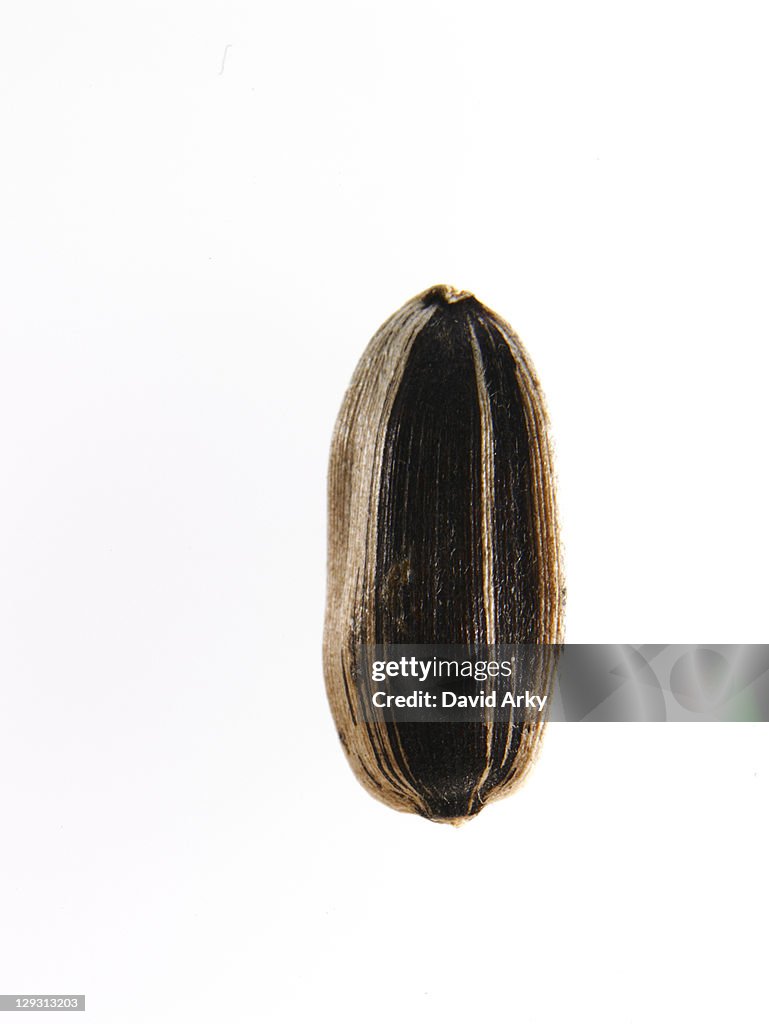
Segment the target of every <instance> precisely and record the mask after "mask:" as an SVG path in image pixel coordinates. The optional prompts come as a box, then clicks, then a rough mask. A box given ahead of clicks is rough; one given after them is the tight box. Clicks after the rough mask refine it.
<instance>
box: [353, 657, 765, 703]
mask: <svg viewBox="0 0 769 1024" xmlns="http://www.w3.org/2000/svg"><path fill="white" fill-rule="evenodd" d="M355 659H356V660H355V664H354V679H355V684H356V694H355V699H356V703H357V710H358V712H359V713H360V715H361V717H362V718H363V719H364V720H365V721H369V722H373V721H394V722H395V721H397V722H452V721H453V722H463V721H464V722H470V721H489V720H494V719H495V718H499V719H500V720H501V719H504V720H506V721H508V720H509V719H510V718H511V717H512V718H514V719H515V720H517V721H521V722H525V721H541V720H542V719H543V718H547V719H548V720H549V721H561V722H629V721H633V722H638V721H646V722H681V721H693V722H694V721H696V722H726V721H769V644H707V645H700V644H566V645H563V646H552V645H537V644H497V645H458V644H441V645H435V644H410V645H406V644H395V645H363V646H361V647H359V648H358V649H357V650H356V652H355Z"/></svg>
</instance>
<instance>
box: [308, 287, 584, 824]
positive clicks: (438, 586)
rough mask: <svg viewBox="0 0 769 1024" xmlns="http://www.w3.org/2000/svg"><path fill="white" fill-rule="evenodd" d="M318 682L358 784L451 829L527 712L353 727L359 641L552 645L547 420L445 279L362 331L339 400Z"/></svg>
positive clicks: (487, 328)
mask: <svg viewBox="0 0 769 1024" xmlns="http://www.w3.org/2000/svg"><path fill="white" fill-rule="evenodd" d="M328 503H329V504H328V591H327V605H326V620H325V631H324V645H323V656H324V673H325V679H326V690H327V693H328V699H329V703H330V706H331V711H332V714H333V716H334V720H335V722H336V727H337V730H338V734H339V738H340V740H341V743H342V746H343V748H344V751H345V753H346V755H347V758H348V760H349V763H350V765H351V767H352V770H353V772H354V773H355V775H356V777H357V778H358V780H359V781H360V782H361V783H362V785H363V786H364V787H365V788H366V789H367V790H368V791H369V792H370V793H371V794H372V795H373V796H374V797H376V798H377V799H378V800H381V801H382V802H384V803H385V804H387V805H389V806H390V807H392V808H395V809H397V810H400V811H408V812H412V813H416V814H419V815H422V816H424V817H426V818H429V819H431V820H434V821H447V822H452V823H454V824H457V823H460V822H462V821H463V820H465V819H467V818H470V817H473V816H474V815H476V814H477V813H478V812H479V811H480V810H481V809H482V808H483V806H484V805H485V804H486V803H488V802H489V801H490V800H493V799H497V798H499V797H501V796H504V795H506V794H507V793H509V792H510V791H511V790H512V789H513V788H514V787H515V786H516V784H517V783H518V782H520V780H521V779H522V777H523V775H524V774H525V772H526V770H527V769H528V767H529V766H530V764H531V762H532V760H533V758H534V756H535V754H536V751H537V747H538V744H539V742H540V739H541V735H542V730H543V728H544V716H540V717H539V718H536V717H535V719H534V720H528V721H525V722H516V723H513V722H512V721H507V722H505V721H501V722H500V721H499V720H496V721H493V722H485V723H484V722H410V723H408V722H407V723H404V722H374V723H372V722H370V721H364V720H362V718H361V715H360V711H359V709H358V708H356V702H355V696H354V692H353V691H354V686H355V684H354V680H355V679H356V673H357V671H358V668H359V665H358V659H359V658H360V653H359V652H360V647H361V645H374V644H385V645H387V644H465V643H486V644H490V645H493V644H543V645H555V644H559V643H560V642H561V640H562V620H563V598H564V588H563V581H562V575H561V568H560V556H559V541H558V524H557V515H556V505H555V482H554V473H553V461H552V453H551V447H550V441H549V436H548V418H547V412H546V409H545V405H544V400H543V396H542V393H541V390H540V387H539V383H538V381H537V377H536V374H535V372H534V368H533V366H532V363H531V360H530V358H529V356H528V355H527V353H526V351H525V349H524V348H523V346H522V344H521V342H520V340H519V339H518V337H517V336H516V334H515V333H514V331H513V330H512V329H511V328H510V326H509V325H508V324H507V323H506V322H505V321H504V320H502V319H501V318H500V317H499V316H497V314H496V313H493V312H492V311H491V310H490V309H487V308H486V307H485V306H483V305H482V304H481V303H480V302H479V301H478V300H477V299H476V298H475V297H474V296H473V295H472V294H470V293H468V292H461V291H456V290H455V289H452V288H449V287H447V286H445V285H440V286H437V287H434V288H430V289H428V290H427V291H425V292H423V293H422V294H420V295H418V296H416V297H415V298H413V299H412V300H411V301H410V302H407V303H406V305H405V306H403V308H402V309H400V310H398V312H397V313H395V314H394V315H393V316H392V317H390V319H389V320H387V321H386V322H385V323H384V324H383V325H382V327H380V329H379V330H378V331H377V332H376V334H375V335H374V337H373V338H372V340H371V342H370V343H369V345H368V347H367V348H366V350H365V352H364V354H363V356H362V358H361V360H360V362H359V364H358V366H357V369H356V370H355V373H354V375H353V378H352V381H351V383H350V386H349V388H348V390H347V393H346V395H345V397H344V401H343V403H342V408H341V410H340V412H339V416H338V419H337V422H336V427H335V430H334V435H333V440H332V445H331V458H330V465H329V477H328Z"/></svg>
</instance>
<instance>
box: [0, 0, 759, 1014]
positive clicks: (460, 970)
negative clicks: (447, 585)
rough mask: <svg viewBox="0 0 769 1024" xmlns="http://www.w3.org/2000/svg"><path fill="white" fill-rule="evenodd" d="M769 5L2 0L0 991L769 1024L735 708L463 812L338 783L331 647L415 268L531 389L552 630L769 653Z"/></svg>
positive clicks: (617, 730) (749, 791)
mask: <svg viewBox="0 0 769 1024" xmlns="http://www.w3.org/2000/svg"><path fill="white" fill-rule="evenodd" d="M765 17H766V15H765V6H764V5H763V4H761V3H758V2H757V3H745V2H742V3H741V2H730V3H725V2H724V3H694V2H690V3H685V2H675V0H674V2H671V0H666V2H653V0H652V2H647V3H644V4H640V3H637V4H630V3H617V2H615V0H611V2H595V0H592V2H591V0H588V2H583V3H567V2H560V3H553V2H550V3H548V2H536V3H535V2H526V3H502V2H497V3H473V4H470V3H462V4H460V3H456V2H451V0H443V2H441V3H437V2H435V3H433V2H426V0H413V2H411V3H404V2H401V0H397V2H393V0H390V2H388V3H386V4H385V3H380V4H376V5H374V4H370V3H362V2H360V0H357V2H341V0H327V2H325V3H312V2H310V0H303V2H295V3H285V4H278V3H272V4H266V3H264V2H260V0H249V2H242V3H236V2H226V0H217V2H206V3H201V2H194V3H193V2H189V0H186V2H184V3H182V2H181V0H180V2H169V0H167V2H160V3H158V2H152V3H150V2H139V3H137V2H133V3H130V4H129V3H125V4H115V3H111V4H104V3H97V2H92V3H76V2H47V3H44V2H26V3H22V2H19V0H17V2H13V0H10V2H6V3H5V4H4V5H3V11H2V19H1V21H2V24H1V25H0V88H1V90H2V113H1V114H0V139H2V146H3V153H4V155H3V158H2V164H1V165H0V189H1V193H0V194H1V195H2V203H1V207H2V225H1V229H0V246H1V251H0V259H1V265H0V290H1V291H2V300H1V302H2V304H1V306H0V314H1V316H2V325H1V326H2V341H1V344H2V353H1V354H2V359H1V362H0V480H2V492H1V497H0V569H1V572H2V583H1V584H0V586H1V587H2V590H1V591H0V601H1V606H0V630H1V631H2V633H1V636H0V641H1V642H0V991H2V992H7V993H12V992H28V993H38V992H39V993H46V992H48V993H67V992H85V993H86V994H87V999H88V1006H89V1009H88V1011H87V1013H88V1019H89V1020H92V1021H94V1022H99V1024H102V1022H105V1024H112V1022H124V1021H125V1022H136V1021H159V1022H161V1021H162V1022H169V1021H170V1022H176V1021H179V1022H190V1024H192V1022H197V1021H201V1022H202V1021H212V1020H222V1021H233V1022H239V1021H269V1022H278V1024H280V1022H302V1024H304V1022H306V1021H311V1020H316V1019H320V1020H325V1019H328V1020H333V1021H336V1022H339V1024H345V1022H351V1024H352V1022H355V1024H357V1022H359V1021H373V1022H375V1024H376V1022H380V1021H381V1022H388V1024H389V1022H390V1021H392V1020H394V1019H399V1020H404V1021H407V1022H408V1021H420V1022H421V1021H441V1022H444V1021H448V1022H454V1021H457V1022H458V1021H467V1020H513V1021H516V1022H521V1024H534V1022H551V1021H552V1022H561V1021H565V1020H569V1021H581V1020H584V1021H590V1022H599V1024H600V1022H611V1024H630V1022H633V1024H638V1022H645V1021H650V1020H655V1021H664V1022H667V1021H671V1022H672V1021H679V1020H695V1019H696V1020H698V1021H721V1020H725V1019H730V1020H739V1021H741V1022H752V1021H765V1020H766V1019H767V1008H766V1005H765V1000H766V986H765V980H762V975H763V972H764V971H765V966H766V964H765V946H766V942H765V937H766V919H767V910H768V909H769V907H768V906H767V904H768V903H769V899H768V898H767V886H766V857H767V846H768V845H769V843H768V842H767V839H768V837H767V827H766V807H767V799H769V788H768V785H767V779H769V755H768V754H767V742H766V741H767V732H766V728H765V727H764V726H761V725H753V726H750V725H741V726H731V727H727V726H718V725H710V726H707V725H702V726H688V727H681V726H658V727H653V726H650V725H637V726H595V727H584V726H561V727H553V728H551V730H550V732H549V734H548V738H547V741H546V744H545V747H544V751H543V755H542V757H541V759H540V762H539V764H538V766H537V768H536V769H535V772H534V773H533V775H532V777H531V779H530V781H529V782H528V784H527V785H526V786H525V787H524V789H523V790H522V791H521V792H520V793H519V794H518V795H516V796H514V797H512V798H510V799H509V800H507V801H503V802H501V803H499V804H496V805H494V806H492V807H490V808H489V809H488V810H487V811H485V812H484V814H483V815H482V816H481V817H480V818H479V819H477V820H476V821H474V822H472V823H470V824H469V825H467V826H465V827H464V828H462V829H459V830H454V829H451V828H448V827H443V826H438V825H434V824H430V823H427V822H425V821H422V820H420V819H417V818H413V817H411V816H406V815H398V814H396V813H394V812H392V811H390V810H388V809H387V808H385V807H383V806H380V805H379V804H377V803H376V802H374V801H373V800H371V799H370V798H369V797H368V796H367V795H366V794H365V793H364V792H363V790H362V789H360V787H359V786H358V785H357V783H356V782H355V780H354V778H353V776H352V774H351V773H350V771H349V770H348V768H347V765H346V763H345V761H344V758H343V756H342V752H341V750H340V749H339V746H338V743H337V740H336V736H335V732H334V729H333V726H332V722H331V719H330V716H329V714H328V711H327V707H326V702H325V695H324V690H323V681H322V676H321V667H320V643H321V631H322V614H323V599H324V584H325V580H324V574H325V472H326V460H327V454H328V444H329V440H330V435H331V429H332V425H333V421H334V417H335V415H336V412H337V409H338V407H339V404H340V402H341V398H342V395H343V392H344V389H345V387H346V385H347V382H348V380H349V377H350V374H351V373H352V370H353V368H354V365H355V363H356V361H357V359H358V357H359V355H360V353H361V352H362V350H363V348H364V346H365V344H366V342H367V340H368V338H369V337H370V335H371V334H372V333H373V331H374V330H375V329H376V327H377V326H378V325H379V324H380V322H381V321H382V320H383V319H384V318H385V317H386V316H388V315H389V314H390V313H391V312H393V311H394V310H395V309H396V308H397V307H398V306H400V305H401V304H402V303H403V302H404V301H405V300H406V299H408V298H410V297H411V296H412V295H413V294H414V293H416V292H418V291H421V290H422V289H424V288H426V287H428V286H430V285H432V284H435V283H438V282H448V283H452V284H454V285H456V286H458V287H461V288H467V289H471V290H473V291H475V292H476V294H477V295H478V297H479V298H480V299H481V300H482V301H484V302H486V303H487V304H489V305H490V306H492V308H494V309H496V310H497V311H498V312H500V313H501V314H502V315H503V316H505V317H506V318H507V319H508V320H509V321H510V322H511V323H512V325H513V326H514V327H515V328H516V329H517V330H518V332H519V333H520V334H521V336H522V338H523V340H524V342H525V344H526V345H527V347H528V349H529V351H530V353H531V355H532V358H533V359H534V361H535V363H536V366H537V368H538V371H539V373H540V376H541V379H542V382H543V384H544V387H545V390H546V392H547V395H548V399H549V404H550V410H551V415H552V421H553V429H554V435H555V441H556V445H557V455H558V466H559V472H560V484H561V490H560V494H561V510H562V518H563V528H564V539H565V543H566V556H567V572H568V586H569V602H568V618H567V634H568V639H569V640H571V641H573V642H586V641H603V642H651V641H655V642H657V641H670V642H676V643H692V642H713V643H716V642H718V643H730V642H736V643H741V642H759V641H762V640H766V639H767V636H766V612H767V598H766V579H767V568H768V566H767V562H768V558H767V541H766V530H765V520H766V508H767V485H766V479H767V474H766V467H765V459H764V448H765V440H766V411H765V380H766V374H767V360H766V351H767V342H768V341H769V338H768V331H767V326H768V323H769V312H768V311H767V299H766V288H767V271H768V269H769V267H768V266H767V263H768V262H769V261H768V259H767V237H768V236H769V209H768V201H767V195H768V194H769V190H767V184H766V183H767V181H768V180H769V149H768V147H767V132H766V97H767V90H768V89H769V81H768V79H769V72H768V71H767V62H766V38H767V34H766V30H767V24H766V22H765ZM226 47H229V49H227V50H226V55H225V48H226Z"/></svg>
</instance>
